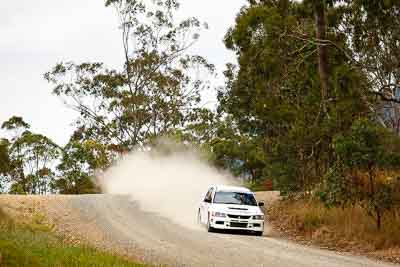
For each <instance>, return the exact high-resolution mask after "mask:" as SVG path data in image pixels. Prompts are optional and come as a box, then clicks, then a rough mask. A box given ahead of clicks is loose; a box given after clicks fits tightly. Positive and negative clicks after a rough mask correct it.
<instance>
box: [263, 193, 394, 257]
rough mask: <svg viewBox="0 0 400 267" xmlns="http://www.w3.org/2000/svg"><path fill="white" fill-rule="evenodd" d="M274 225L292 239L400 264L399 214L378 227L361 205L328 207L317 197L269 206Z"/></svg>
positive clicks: (279, 202) (391, 216) (285, 201)
mask: <svg viewBox="0 0 400 267" xmlns="http://www.w3.org/2000/svg"><path fill="white" fill-rule="evenodd" d="M269 218H270V220H271V223H272V225H273V226H274V228H275V229H277V230H278V231H279V232H281V233H285V234H286V235H288V236H289V237H291V238H292V239H295V240H297V241H302V242H306V243H311V244H315V245H319V246H322V247H324V248H328V249H334V250H339V251H347V252H352V253H355V254H362V255H367V256H371V257H374V258H378V259H383V260H387V261H391V262H395V263H400V216H399V214H393V215H390V216H387V217H386V218H385V220H384V224H383V228H382V229H381V230H378V229H377V227H376V224H375V221H374V220H373V219H372V218H371V217H370V216H368V215H367V214H366V213H365V211H364V210H362V209H361V208H360V207H357V206H356V207H347V208H331V209H328V208H326V207H325V206H324V205H323V204H322V203H320V202H319V201H317V200H296V201H290V200H282V201H277V202H275V203H274V204H273V205H272V206H271V207H270V208H269Z"/></svg>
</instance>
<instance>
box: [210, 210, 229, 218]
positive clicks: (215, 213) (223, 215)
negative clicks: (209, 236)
mask: <svg viewBox="0 0 400 267" xmlns="http://www.w3.org/2000/svg"><path fill="white" fill-rule="evenodd" d="M212 215H213V216H214V217H222V218H224V217H226V214H225V213H222V212H217V211H213V212H212Z"/></svg>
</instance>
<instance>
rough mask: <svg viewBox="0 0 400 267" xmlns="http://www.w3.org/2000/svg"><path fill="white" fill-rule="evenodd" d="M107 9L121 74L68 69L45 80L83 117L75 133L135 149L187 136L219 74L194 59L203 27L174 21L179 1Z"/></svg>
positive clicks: (125, 1) (121, 0) (111, 2)
mask: <svg viewBox="0 0 400 267" xmlns="http://www.w3.org/2000/svg"><path fill="white" fill-rule="evenodd" d="M106 6H108V7H112V8H114V9H115V10H116V12H117V14H118V17H119V19H120V29H121V35H122V36H121V37H122V38H121V39H122V45H123V48H124V54H123V57H124V65H123V66H122V68H121V69H109V68H106V67H105V64H103V63H81V64H75V63H72V62H67V63H60V64H57V65H56V66H55V67H54V68H53V69H52V70H51V71H50V72H48V73H46V74H45V78H46V79H47V80H48V81H49V82H50V83H52V84H54V90H53V93H54V94H56V95H58V96H60V97H62V98H63V99H64V101H65V102H66V103H67V105H68V106H69V107H71V108H72V109H74V110H76V111H78V112H79V114H80V116H79V118H78V120H77V125H78V128H82V127H83V128H85V129H87V130H88V131H90V136H91V137H90V138H91V139H95V140H96V142H99V143H101V144H103V145H109V144H113V145H115V146H120V148H121V149H122V150H124V149H132V148H133V147H135V146H143V145H144V144H146V143H147V142H149V140H152V139H153V138H156V137H158V136H160V135H163V134H167V133H169V132H171V131H175V130H177V129H183V128H184V127H185V125H186V124H187V123H188V121H189V118H191V117H192V116H193V113H195V112H196V109H197V108H201V107H200V102H201V92H202V90H205V89H207V88H208V87H209V84H208V82H207V79H204V78H207V75H211V74H212V72H213V70H214V67H213V65H211V64H209V63H208V62H207V61H206V60H205V59H204V58H203V57H201V56H198V55H193V54H191V53H190V49H191V47H192V46H193V45H194V44H195V43H196V41H197V40H198V38H199V33H200V32H201V30H203V29H204V28H206V25H205V24H203V23H201V22H200V21H199V20H197V19H196V18H189V19H186V20H183V21H177V20H176V18H175V12H176V10H177V9H178V8H179V4H178V2H176V1H175V0H157V1H130V0H108V1H107V2H106ZM116 52H117V51H116ZM116 56H117V53H116ZM204 75H206V76H204Z"/></svg>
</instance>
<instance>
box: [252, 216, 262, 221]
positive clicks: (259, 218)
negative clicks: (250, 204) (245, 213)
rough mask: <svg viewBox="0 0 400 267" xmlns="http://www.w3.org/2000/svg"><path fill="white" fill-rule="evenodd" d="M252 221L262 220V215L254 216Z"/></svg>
mask: <svg viewBox="0 0 400 267" xmlns="http://www.w3.org/2000/svg"><path fill="white" fill-rule="evenodd" d="M253 220H264V215H254V216H253Z"/></svg>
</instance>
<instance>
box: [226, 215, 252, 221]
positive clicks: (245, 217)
mask: <svg viewBox="0 0 400 267" xmlns="http://www.w3.org/2000/svg"><path fill="white" fill-rule="evenodd" d="M228 217H229V218H232V219H245V220H248V219H250V217H251V216H247V215H233V214H228Z"/></svg>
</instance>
